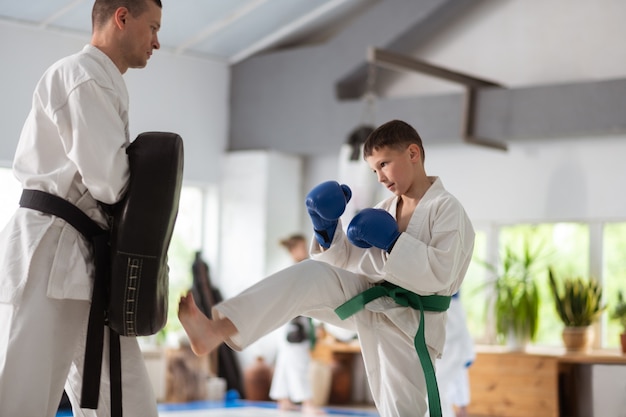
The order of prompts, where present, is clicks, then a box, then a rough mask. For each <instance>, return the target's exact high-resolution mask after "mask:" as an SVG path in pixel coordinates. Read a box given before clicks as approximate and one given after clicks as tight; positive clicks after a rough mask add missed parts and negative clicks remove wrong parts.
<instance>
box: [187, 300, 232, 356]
mask: <svg viewBox="0 0 626 417" xmlns="http://www.w3.org/2000/svg"><path fill="white" fill-rule="evenodd" d="M178 319H179V320H180V323H181V324H182V325H183V328H184V329H185V332H186V333H187V336H188V337H189V342H190V343H191V350H193V353H195V354H196V355H198V356H203V355H207V354H209V353H210V352H211V351H213V350H214V349H216V348H217V347H218V346H219V345H220V344H222V342H223V341H224V337H223V336H222V334H221V332H220V331H219V325H218V323H217V322H216V321H214V320H211V319H209V318H208V317H207V316H205V315H204V313H202V311H200V309H199V308H198V306H197V305H196V303H195V301H194V299H193V295H192V294H191V292H188V293H187V294H186V295H183V296H182V297H180V301H179V302H178ZM231 324H232V323H231Z"/></svg>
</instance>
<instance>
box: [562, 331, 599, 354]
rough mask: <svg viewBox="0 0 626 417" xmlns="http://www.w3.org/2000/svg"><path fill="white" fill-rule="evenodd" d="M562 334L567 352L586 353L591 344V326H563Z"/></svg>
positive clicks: (592, 336) (592, 335)
mask: <svg viewBox="0 0 626 417" xmlns="http://www.w3.org/2000/svg"><path fill="white" fill-rule="evenodd" d="M562 336H563V345H565V350H566V351H567V352H578V353H586V352H589V351H590V350H591V346H592V344H593V338H594V332H593V327H591V326H585V327H565V328H564V329H563V335H562Z"/></svg>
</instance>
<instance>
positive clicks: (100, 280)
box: [20, 190, 122, 417]
mask: <svg viewBox="0 0 626 417" xmlns="http://www.w3.org/2000/svg"><path fill="white" fill-rule="evenodd" d="M20 206H21V207H25V208H29V209H33V210H38V211H41V212H43V213H48V214H52V215H54V216H57V217H60V218H62V219H63V220H65V221H66V222H68V223H69V224H70V225H71V226H72V227H74V229H76V230H77V231H78V232H80V233H81V234H82V235H83V236H85V238H86V239H87V240H89V241H90V242H91V244H92V245H93V250H94V257H95V265H96V273H95V280H94V286H93V294H92V297H91V309H90V310H89V324H88V327H87V340H86V346H85V363H84V367H83V378H82V379H83V381H82V392H81V402H80V406H81V408H90V409H93V410H95V409H97V408H98V398H99V394H100V377H101V373H102V354H103V346H104V326H105V325H106V313H105V312H106V296H107V294H106V293H107V283H108V279H109V265H110V257H109V253H110V250H109V231H108V230H104V229H102V228H101V227H100V226H98V224H97V223H96V222H95V221H93V220H92V219H91V218H90V217H89V216H87V215H86V214H85V213H84V212H83V211H82V210H81V209H79V208H78V207H76V206H75V205H73V204H72V203H70V202H68V201H66V200H64V199H63V198H61V197H58V196H55V195H53V194H49V193H46V192H44V191H39V190H23V191H22V197H21V198H20ZM109 372H110V388H111V415H112V416H114V417H121V416H122V361H121V349H120V336H119V334H118V333H116V332H115V331H114V330H113V329H109Z"/></svg>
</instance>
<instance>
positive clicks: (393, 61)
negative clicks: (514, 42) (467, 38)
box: [367, 48, 507, 151]
mask: <svg viewBox="0 0 626 417" xmlns="http://www.w3.org/2000/svg"><path fill="white" fill-rule="evenodd" d="M367 61H368V62H369V63H370V64H373V65H376V66H380V67H383V68H389V69H392V70H396V71H411V72H418V73H420V74H425V75H429V76H431V77H436V78H441V79H443V80H446V81H450V82H453V83H457V84H461V85H463V87H465V100H464V103H463V109H464V110H463V119H462V129H461V136H462V137H463V140H464V141H465V142H467V143H470V144H475V145H481V146H488V147H491V148H495V149H500V150H503V151H505V150H507V146H506V144H504V143H501V142H498V141H496V140H493V139H488V138H482V137H478V136H477V135H476V133H475V124H476V123H475V117H476V96H477V93H478V90H479V89H481V88H484V87H502V86H501V85H500V84H498V83H496V82H493V81H490V80H485V79H482V78H478V77H475V76H472V75H468V74H464V73H461V72H458V71H452V70H450V69H447V68H444V67H441V66H438V65H433V64H430V63H428V62H426V61H422V60H419V59H415V58H413V57H410V56H407V55H403V54H398V53H395V52H391V51H386V50H384V49H378V48H369V49H368V52H367Z"/></svg>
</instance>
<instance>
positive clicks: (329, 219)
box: [305, 181, 352, 249]
mask: <svg viewBox="0 0 626 417" xmlns="http://www.w3.org/2000/svg"><path fill="white" fill-rule="evenodd" d="M351 197H352V191H351V190H350V187H348V186H347V185H345V184H341V185H340V184H339V183H338V182H337V181H326V182H323V183H321V184H319V185H317V186H316V187H314V188H313V189H312V190H311V191H309V193H308V194H307V196H306V200H305V204H306V209H307V211H308V212H309V216H311V221H312V222H313V230H314V231H315V238H316V239H317V241H318V242H319V244H320V245H321V246H322V247H324V248H326V249H328V248H329V247H330V243H331V242H332V241H333V236H335V230H336V229H337V222H338V220H339V217H341V215H342V214H343V212H344V211H345V210H346V204H348V201H350V198H351Z"/></svg>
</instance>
